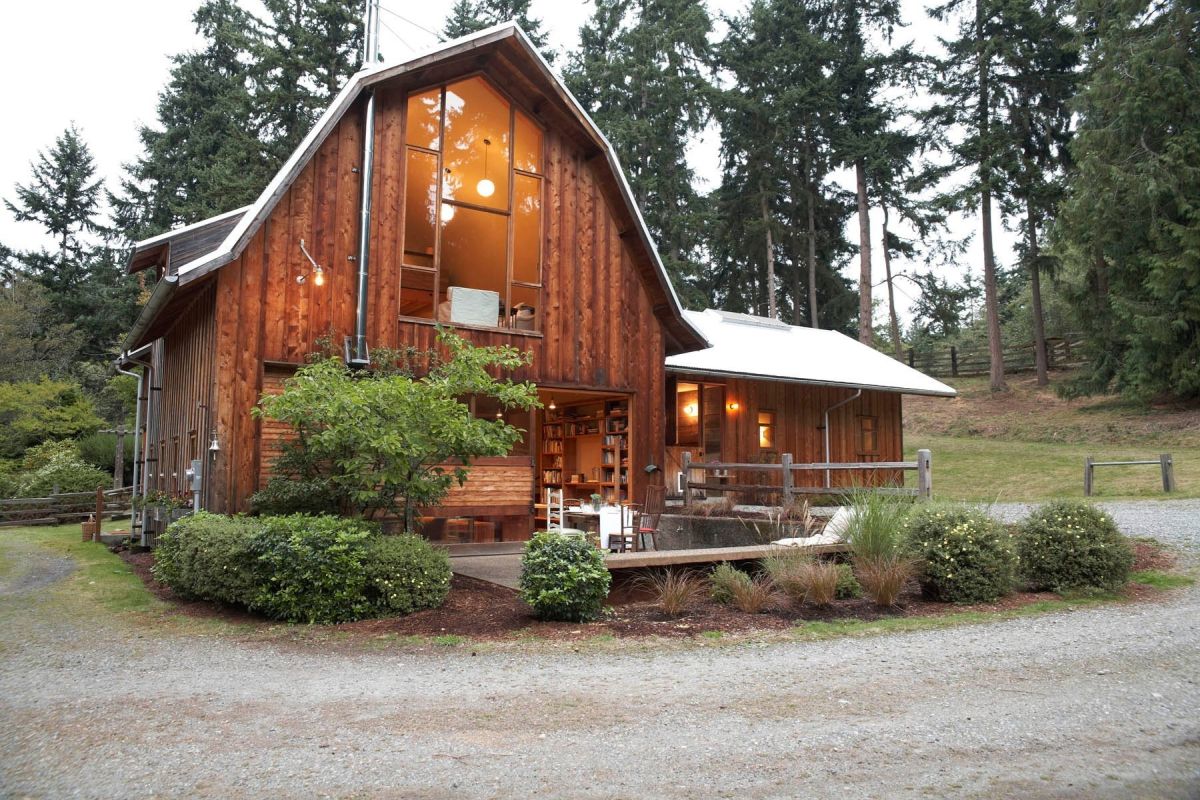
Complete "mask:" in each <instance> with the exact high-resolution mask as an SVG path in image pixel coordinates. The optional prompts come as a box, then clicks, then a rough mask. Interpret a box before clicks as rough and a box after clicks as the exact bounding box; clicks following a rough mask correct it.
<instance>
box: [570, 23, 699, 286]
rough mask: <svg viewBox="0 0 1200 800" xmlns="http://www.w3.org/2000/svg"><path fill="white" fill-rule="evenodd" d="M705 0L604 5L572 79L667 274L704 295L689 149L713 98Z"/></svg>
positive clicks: (583, 34) (583, 41)
mask: <svg viewBox="0 0 1200 800" xmlns="http://www.w3.org/2000/svg"><path fill="white" fill-rule="evenodd" d="M711 30H712V21H711V20H710V19H709V16H708V12H707V11H706V10H705V8H704V5H703V3H701V2H698V0H599V2H597V3H596V9H595V11H594V12H593V14H592V17H591V19H590V20H589V21H588V22H587V24H585V25H584V27H583V28H582V29H581V30H580V47H579V50H578V51H577V52H576V53H575V54H574V55H573V57H572V60H571V63H570V65H569V66H568V69H567V74H566V79H567V83H568V85H569V86H570V87H571V90H572V91H573V92H574V93H575V96H576V97H578V98H579V100H580V101H581V102H582V103H583V105H584V107H585V108H586V109H587V111H588V113H590V114H591V115H592V118H593V119H594V120H595V121H596V124H597V125H599V127H600V129H601V130H602V131H604V133H605V135H606V136H607V137H608V139H609V141H611V142H612V144H613V146H614V147H615V148H616V151H617V154H618V155H619V156H620V160H621V163H622V165H623V167H624V169H625V172H626V175H627V176H628V178H629V182H630V185H631V186H632V188H633V194H634V197H635V199H636V201H637V203H638V205H639V207H640V208H641V210H642V213H643V215H644V216H645V219H646V224H647V225H648V226H649V228H650V232H651V234H652V235H653V237H654V239H655V241H656V242H657V243H658V248H659V252H660V254H661V256H662V258H663V261H664V263H665V264H666V266H667V270H668V271H669V273H670V274H671V277H672V278H673V279H674V281H675V284H676V286H677V287H679V288H680V289H681V291H682V293H683V295H684V297H685V299H688V300H690V301H692V302H695V301H697V300H699V299H700V298H701V297H702V287H701V273H702V270H701V266H700V260H701V253H700V248H699V242H700V241H701V236H700V232H701V224H702V220H703V219H704V216H705V210H704V202H703V198H702V197H700V195H699V194H698V193H697V191H696V190H695V188H694V186H693V183H692V178H693V176H692V171H691V168H690V167H689V166H688V163H687V157H686V150H687V144H688V141H689V139H690V138H691V137H692V136H693V135H695V134H696V133H698V132H699V131H700V130H701V128H702V127H703V126H704V124H705V122H706V118H707V117H706V115H707V113H708V110H709V106H710V100H711V85H710V83H709V78H708V73H709V64H710V61H711V54H710V48H709V43H708V36H709V33H710V32H711Z"/></svg>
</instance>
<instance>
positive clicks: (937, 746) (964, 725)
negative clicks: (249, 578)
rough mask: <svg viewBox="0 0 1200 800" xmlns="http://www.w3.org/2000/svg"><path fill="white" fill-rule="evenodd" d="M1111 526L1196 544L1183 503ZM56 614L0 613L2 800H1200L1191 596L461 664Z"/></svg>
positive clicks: (31, 603)
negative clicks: (961, 623) (847, 632)
mask: <svg viewBox="0 0 1200 800" xmlns="http://www.w3.org/2000/svg"><path fill="white" fill-rule="evenodd" d="M1113 510H1114V512H1115V513H1117V516H1118V519H1119V520H1120V521H1122V522H1124V523H1126V524H1127V525H1128V530H1129V532H1130V533H1132V534H1135V535H1146V534H1156V535H1162V536H1163V537H1164V538H1169V539H1170V540H1171V541H1173V542H1176V543H1179V544H1185V545H1188V546H1190V547H1192V548H1196V546H1197V545H1196V543H1197V541H1198V537H1200V502H1196V501H1191V502H1181V503H1175V502H1169V503H1168V502H1147V503H1136V504H1135V503H1129V504H1122V505H1120V506H1118V507H1114V509H1113ZM997 513H998V514H1001V515H1010V514H1014V513H1018V512H1017V510H1016V509H1014V508H1012V507H1007V506H1006V507H1002V508H998V509H997ZM1195 552H1196V551H1195V550H1193V553H1195ZM6 580H7V581H8V583H9V584H11V583H12V582H13V581H14V580H21V578H20V576H19V575H16V574H12V573H10V575H9V576H8V577H7V578H6ZM63 588H64V586H63V585H60V587H59V589H58V590H57V591H61V590H62V589H63ZM56 608H57V606H56V605H55V604H54V603H52V602H45V601H44V593H43V599H38V596H37V595H35V594H26V595H20V594H19V593H18V594H15V595H14V594H10V595H8V596H3V597H0V646H2V648H3V649H2V651H0V653H2V655H0V727H2V729H3V731H4V735H3V736H2V737H0V796H4V797H24V796H33V797H105V798H110V797H145V796H188V797H257V796H269V797H318V796H322V797H324V796H332V797H348V796H352V797H406V798H407V797H421V798H425V797H428V798H433V797H515V798H526V797H555V798H557V797H586V798H592V797H595V798H601V797H603V798H609V797H628V798H634V797H655V798H657V797H686V798H689V799H694V798H707V797H732V798H739V800H741V799H742V798H759V797H788V798H793V797H807V796H814V797H834V796H837V797H848V798H856V797H880V798H904V797H989V798H990V797H1053V798H1061V797H1079V798H1107V797H1112V798H1127V797H1146V798H1159V797H1168V798H1172V797H1178V798H1196V797H1200V613H1198V612H1200V590H1197V589H1195V588H1192V589H1187V590H1184V591H1180V592H1176V593H1174V594H1173V595H1172V596H1171V599H1169V600H1167V601H1165V602H1162V603H1145V604H1137V605H1124V606H1111V607H1105V608H1097V609H1090V610H1086V611H1076V612H1072V613H1063V614H1053V615H1047V616H1041V617H1036V618H1026V619H1020V620H1015V621H1011V622H1005V623H998V624H991V625H981V626H967V627H959V628H953V629H947V630H941V631H931V632H924V633H915V634H902V635H890V636H877V637H869V638H862V639H838V640H832V641H827V642H817V643H778V644H769V645H767V644H742V645H736V646H719V647H714V646H703V645H696V646H692V647H685V648H682V649H680V648H678V647H675V648H670V649H662V650H655V649H639V648H637V647H628V648H623V649H620V650H618V651H616V652H611V651H606V650H604V649H603V648H598V649H597V648H591V649H585V651H584V652H579V653H577V652H574V651H573V649H572V647H571V646H570V645H561V646H555V645H545V646H531V647H521V648H516V649H513V650H497V651H486V652H481V653H480V654H479V655H478V656H474V655H472V653H471V650H470V649H469V648H455V649H447V650H441V649H440V648H433V649H432V651H430V650H426V651H421V652H415V651H407V652H392V653H363V652H356V653H353V654H346V653H344V652H325V653H322V652H318V651H316V649H315V648H314V647H311V646H308V647H305V648H302V649H297V648H290V649H280V648H276V647H273V646H266V645H262V644H249V643H242V642H238V641H236V639H234V638H231V637H228V636H220V637H218V636H209V637H202V636H195V635H193V636H186V637H185V636H172V637H162V636H159V635H150V634H149V633H147V632H146V631H144V630H140V629H138V628H135V627H132V626H127V625H124V624H121V623H118V622H106V621H104V620H103V618H99V619H98V620H97V619H71V618H64V617H63V616H62V614H61V613H57V612H56V611H55V609H56Z"/></svg>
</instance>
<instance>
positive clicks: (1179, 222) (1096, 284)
mask: <svg viewBox="0 0 1200 800" xmlns="http://www.w3.org/2000/svg"><path fill="white" fill-rule="evenodd" d="M1077 15H1078V17H1079V18H1080V20H1081V23H1082V27H1083V28H1084V30H1085V32H1086V34H1087V39H1086V44H1087V46H1086V49H1085V65H1086V70H1085V79H1084V81H1083V88H1082V91H1081V93H1080V95H1079V97H1078V100H1077V106H1076V108H1077V111H1078V114H1079V127H1078V130H1077V131H1076V135H1075V138H1074V140H1073V142H1072V144H1071V153H1072V155H1073V157H1074V162H1075V163H1074V168H1073V169H1072V171H1071V173H1070V179H1069V191H1068V196H1067V199H1066V201H1065V202H1064V203H1063V205H1062V208H1061V212H1060V215H1059V217H1058V221H1057V223H1056V236H1057V239H1058V246H1057V248H1056V249H1057V250H1058V252H1060V253H1061V254H1062V257H1063V260H1064V271H1065V273H1066V274H1067V280H1068V286H1069V297H1070V298H1071V301H1072V303H1073V305H1074V307H1075V309H1076V312H1077V314H1078V316H1079V319H1080V321H1081V323H1082V325H1083V326H1084V331H1085V333H1086V334H1087V337H1088V354H1089V356H1090V364H1089V368H1088V369H1087V371H1086V372H1085V374H1084V376H1083V378H1082V380H1080V381H1078V382H1077V383H1075V384H1074V386H1073V387H1072V388H1073V389H1074V390H1075V391H1105V390H1108V389H1110V388H1114V387H1115V388H1116V389H1118V390H1120V391H1122V392H1123V393H1126V394H1128V395H1130V396H1133V397H1136V398H1140V399H1149V398H1153V397H1155V396H1156V395H1159V394H1173V395H1176V396H1179V397H1184V398H1196V397H1200V366H1198V365H1200V335H1198V333H1197V332H1198V331H1200V169H1197V164H1200V39H1198V37H1197V30H1200V10H1197V9H1196V8H1195V6H1194V5H1189V4H1184V3H1170V4H1159V3H1151V2H1148V1H1147V0H1118V1H1117V2H1096V1H1095V0H1084V1H1083V2H1081V3H1080V6H1079V10H1078V11H1077Z"/></svg>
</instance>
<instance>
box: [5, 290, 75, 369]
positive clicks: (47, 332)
mask: <svg viewBox="0 0 1200 800" xmlns="http://www.w3.org/2000/svg"><path fill="white" fill-rule="evenodd" d="M57 317H58V314H57V311H56V309H55V308H54V305H53V304H52V303H51V301H50V293H49V292H47V291H46V288H45V287H44V286H42V285H41V284H40V283H38V282H37V281H34V280H32V279H30V278H27V277H24V276H21V275H16V276H13V277H11V278H7V279H5V281H4V285H3V287H0V382H4V383H14V382H17V381H25V380H31V379H32V378H33V377H34V376H41V375H46V376H48V377H51V378H65V377H67V376H69V375H70V374H71V372H72V367H73V366H74V364H75V361H76V359H78V357H79V351H80V349H81V348H82V347H83V337H82V336H81V335H80V333H79V332H78V331H77V330H76V329H75V326H74V325H72V324H71V323H69V322H57V321H55V320H56V319H57Z"/></svg>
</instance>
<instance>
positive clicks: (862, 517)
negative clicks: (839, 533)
mask: <svg viewBox="0 0 1200 800" xmlns="http://www.w3.org/2000/svg"><path fill="white" fill-rule="evenodd" d="M911 510H912V506H911V504H910V503H909V502H907V501H905V500H901V499H899V498H896V497H892V496H888V495H881V494H873V493H870V492H865V491H864V492H858V493H856V494H854V495H852V496H851V498H850V522H849V524H848V526H847V530H846V541H847V543H848V544H849V545H850V554H851V557H852V558H853V560H854V571H855V574H856V575H857V576H858V582H859V584H861V586H862V588H863V591H864V592H865V593H866V594H867V596H868V597H870V598H871V600H873V601H874V602H875V603H876V604H877V605H881V606H887V607H890V606H894V605H896V603H897V601H898V600H899V599H900V593H901V591H903V589H904V585H905V584H906V583H908V581H909V579H910V578H911V577H912V576H913V573H914V571H915V562H914V560H913V558H912V556H910V555H909V554H908V553H907V552H906V550H905V548H904V536H903V530H904V523H905V521H906V520H907V518H908V514H909V512H910V511H911Z"/></svg>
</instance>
